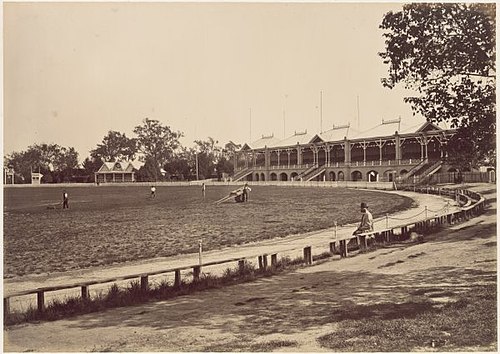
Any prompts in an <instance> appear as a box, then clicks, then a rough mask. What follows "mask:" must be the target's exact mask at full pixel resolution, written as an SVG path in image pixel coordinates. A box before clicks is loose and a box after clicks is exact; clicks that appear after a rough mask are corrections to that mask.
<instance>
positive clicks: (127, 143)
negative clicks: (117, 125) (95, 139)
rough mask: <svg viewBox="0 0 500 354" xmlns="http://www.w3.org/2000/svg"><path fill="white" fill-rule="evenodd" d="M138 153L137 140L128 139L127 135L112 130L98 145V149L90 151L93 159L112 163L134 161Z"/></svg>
mask: <svg viewBox="0 0 500 354" xmlns="http://www.w3.org/2000/svg"><path fill="white" fill-rule="evenodd" d="M136 153H137V141H136V139H133V138H127V136H126V135H125V134H122V133H120V132H117V131H112V130H110V131H109V132H108V135H106V136H105V137H104V138H103V139H102V143H101V144H97V148H95V149H94V150H92V151H90V155H91V156H92V157H94V158H100V159H101V160H103V161H111V162H115V161H119V160H127V161H128V160H133V159H134V157H135V154H136Z"/></svg>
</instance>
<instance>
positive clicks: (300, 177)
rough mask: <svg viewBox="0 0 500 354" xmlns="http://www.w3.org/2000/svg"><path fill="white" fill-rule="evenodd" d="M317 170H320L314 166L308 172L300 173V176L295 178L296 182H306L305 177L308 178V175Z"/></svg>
mask: <svg viewBox="0 0 500 354" xmlns="http://www.w3.org/2000/svg"><path fill="white" fill-rule="evenodd" d="M317 168H318V166H317V165H312V166H311V167H309V168H308V169H307V170H305V171H302V172H301V173H299V174H298V176H297V177H295V178H294V180H295V181H300V180H301V179H302V180H303V181H305V180H306V179H305V178H304V177H305V176H307V175H308V174H310V173H311V172H313V171H315V170H316V169H317Z"/></svg>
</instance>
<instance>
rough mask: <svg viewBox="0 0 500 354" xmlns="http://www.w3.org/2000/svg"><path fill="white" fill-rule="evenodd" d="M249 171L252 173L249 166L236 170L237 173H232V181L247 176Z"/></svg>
mask: <svg viewBox="0 0 500 354" xmlns="http://www.w3.org/2000/svg"><path fill="white" fill-rule="evenodd" d="M251 173H252V169H251V168H244V169H243V170H241V171H238V172H237V173H235V174H234V176H233V181H234V182H237V181H240V180H241V179H243V178H245V177H246V176H248V175H249V174H251Z"/></svg>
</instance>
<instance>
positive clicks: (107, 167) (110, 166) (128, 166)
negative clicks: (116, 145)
mask: <svg viewBox="0 0 500 354" xmlns="http://www.w3.org/2000/svg"><path fill="white" fill-rule="evenodd" d="M133 170H134V166H133V165H132V163H131V162H130V161H116V162H111V161H105V162H104V163H103V164H102V166H101V168H99V171H97V172H98V173H106V172H132V171H133Z"/></svg>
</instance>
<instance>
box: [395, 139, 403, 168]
mask: <svg viewBox="0 0 500 354" xmlns="http://www.w3.org/2000/svg"><path fill="white" fill-rule="evenodd" d="M400 142H401V140H400V138H399V134H398V132H396V134H395V136H394V149H395V152H396V156H395V159H396V163H397V164H398V165H399V163H400V160H401V159H402V157H401V145H400Z"/></svg>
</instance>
